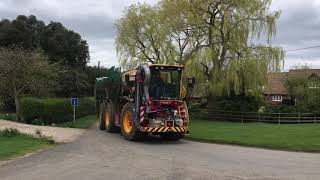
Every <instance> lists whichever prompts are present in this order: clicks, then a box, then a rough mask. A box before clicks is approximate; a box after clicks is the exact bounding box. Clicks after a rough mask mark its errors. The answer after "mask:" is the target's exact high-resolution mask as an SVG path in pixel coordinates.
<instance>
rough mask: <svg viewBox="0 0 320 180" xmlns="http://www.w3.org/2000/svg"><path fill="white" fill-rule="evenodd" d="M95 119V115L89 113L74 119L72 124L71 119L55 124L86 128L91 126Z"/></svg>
mask: <svg viewBox="0 0 320 180" xmlns="http://www.w3.org/2000/svg"><path fill="white" fill-rule="evenodd" d="M97 120H98V118H97V115H89V116H85V117H82V118H79V119H76V122H75V124H73V123H72V121H68V122H64V123H60V124H57V125H56V126H58V127H69V128H80V129H87V128H89V127H91V126H92V125H93V124H94V123H95V122H97Z"/></svg>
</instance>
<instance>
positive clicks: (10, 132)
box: [0, 128, 20, 137]
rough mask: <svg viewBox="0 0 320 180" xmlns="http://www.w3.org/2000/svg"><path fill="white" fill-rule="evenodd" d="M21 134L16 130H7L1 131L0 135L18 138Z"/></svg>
mask: <svg viewBox="0 0 320 180" xmlns="http://www.w3.org/2000/svg"><path fill="white" fill-rule="evenodd" d="M19 134H20V132H19V131H18V130H17V129H14V128H6V129H4V130H3V131H0V135H1V136H4V137H14V136H18V135H19Z"/></svg>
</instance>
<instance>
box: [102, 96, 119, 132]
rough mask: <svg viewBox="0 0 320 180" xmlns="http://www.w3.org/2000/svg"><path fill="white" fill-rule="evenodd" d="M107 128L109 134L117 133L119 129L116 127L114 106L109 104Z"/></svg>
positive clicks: (106, 117)
mask: <svg viewBox="0 0 320 180" xmlns="http://www.w3.org/2000/svg"><path fill="white" fill-rule="evenodd" d="M105 112H106V113H105V127H106V130H107V131H108V132H117V130H118V128H117V126H116V125H115V115H114V105H113V103H112V102H108V103H107V104H106V107H105Z"/></svg>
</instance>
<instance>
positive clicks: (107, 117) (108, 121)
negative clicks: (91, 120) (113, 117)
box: [104, 112, 110, 127]
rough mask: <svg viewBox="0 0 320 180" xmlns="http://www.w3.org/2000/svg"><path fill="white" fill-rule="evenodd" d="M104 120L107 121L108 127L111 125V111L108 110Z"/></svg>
mask: <svg viewBox="0 0 320 180" xmlns="http://www.w3.org/2000/svg"><path fill="white" fill-rule="evenodd" d="M104 121H105V123H106V127H109V125H110V113H109V112H106V116H105V118H104Z"/></svg>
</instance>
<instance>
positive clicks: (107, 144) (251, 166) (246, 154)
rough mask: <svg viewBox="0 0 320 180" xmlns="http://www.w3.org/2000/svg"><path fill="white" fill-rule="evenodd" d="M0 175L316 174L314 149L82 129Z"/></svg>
mask: <svg viewBox="0 0 320 180" xmlns="http://www.w3.org/2000/svg"><path fill="white" fill-rule="evenodd" d="M0 179H1V180H44V179H45V180H73V179H74V180H96V179H97V180H100V179H101V180H109V179H110V180H113V179H134V180H137V179H148V180H149V179H172V180H177V179H196V180H201V179H218V180H220V179H221V180H223V179H241V180H242V179H246V180H252V179H259V180H262V179H297V180H302V179H310V180H315V179H320V154H312V153H296V152H283V151H273V150H263V149H256V148H245V147H238V146H228V145H216V144H206V143H198V142H191V141H186V140H182V141H180V142H166V141H161V140H160V139H157V138H150V139H149V140H147V141H145V142H129V141H126V140H124V139H123V138H122V137H121V136H120V135H119V134H109V133H106V132H103V131H98V130H97V128H93V129H90V130H88V131H87V132H85V133H84V134H83V136H82V137H80V139H79V140H76V141H75V142H72V143H69V144H61V145H58V146H56V147H54V148H52V149H49V150H46V151H43V152H40V153H37V154H34V155H31V156H28V157H25V158H20V159H17V160H14V161H12V162H10V163H7V164H5V165H2V166H0Z"/></svg>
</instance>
